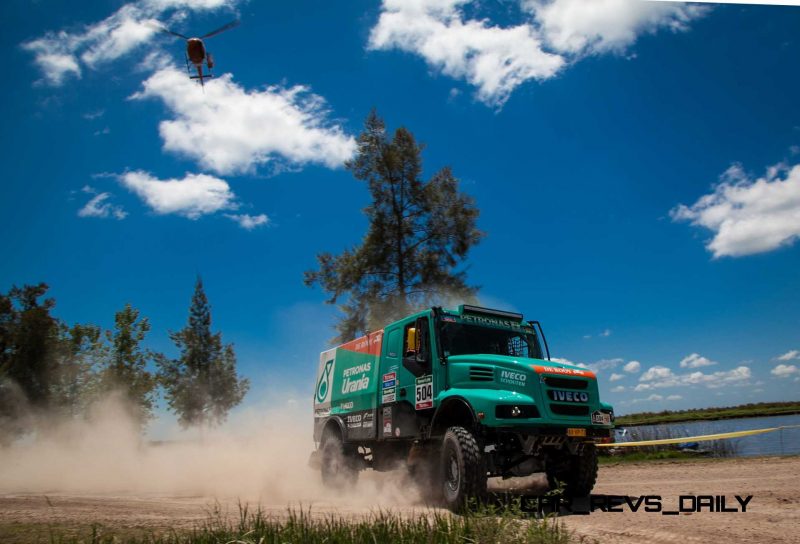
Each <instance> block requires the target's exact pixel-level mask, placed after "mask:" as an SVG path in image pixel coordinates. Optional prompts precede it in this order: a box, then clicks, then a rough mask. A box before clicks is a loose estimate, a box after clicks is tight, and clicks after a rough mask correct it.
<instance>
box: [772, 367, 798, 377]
mask: <svg viewBox="0 0 800 544" xmlns="http://www.w3.org/2000/svg"><path fill="white" fill-rule="evenodd" d="M798 372H800V369H798V368H797V367H796V366H795V365H778V366H776V367H775V368H773V369H772V370H771V371H770V374H772V375H773V376H777V377H779V378H786V377H788V376H792V375H793V374H797V373H798Z"/></svg>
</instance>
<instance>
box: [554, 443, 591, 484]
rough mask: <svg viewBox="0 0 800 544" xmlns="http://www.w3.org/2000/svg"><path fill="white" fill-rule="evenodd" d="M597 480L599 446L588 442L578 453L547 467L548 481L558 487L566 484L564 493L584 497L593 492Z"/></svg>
mask: <svg viewBox="0 0 800 544" xmlns="http://www.w3.org/2000/svg"><path fill="white" fill-rule="evenodd" d="M596 481H597V448H595V446H594V444H586V445H584V447H583V450H582V451H581V453H580V454H578V455H569V456H567V457H566V458H565V459H562V460H561V461H560V462H559V463H556V464H554V465H553V466H551V465H550V464H549V463H548V467H547V483H548V484H550V489H556V488H557V487H558V486H559V483H560V484H562V485H563V486H564V494H565V495H567V496H570V497H583V496H586V495H588V494H589V493H591V492H592V488H593V487H594V484H595V482H596Z"/></svg>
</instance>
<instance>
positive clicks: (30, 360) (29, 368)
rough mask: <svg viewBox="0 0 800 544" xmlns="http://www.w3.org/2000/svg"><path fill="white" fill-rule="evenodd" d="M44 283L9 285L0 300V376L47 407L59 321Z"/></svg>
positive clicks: (26, 395) (41, 406) (30, 399)
mask: <svg viewBox="0 0 800 544" xmlns="http://www.w3.org/2000/svg"><path fill="white" fill-rule="evenodd" d="M47 290H48V286H47V284H45V283H40V284H38V285H25V286H23V287H16V286H14V287H12V288H11V290H10V291H9V293H8V295H5V296H3V297H2V300H1V301H0V334H1V335H2V339H0V348H2V354H0V357H2V360H0V372H1V373H2V374H1V375H0V377H2V379H3V380H7V381H11V382H13V383H14V384H15V386H16V387H19V389H20V390H21V391H22V393H23V394H24V396H25V398H26V399H27V401H28V402H29V403H30V404H31V405H32V406H34V407H36V408H48V407H49V404H50V396H51V395H50V394H51V387H50V386H51V378H52V376H53V371H54V368H55V365H56V348H57V345H58V333H59V323H58V321H57V320H56V318H54V317H53V316H52V315H50V311H51V310H52V309H53V307H54V306H55V300H53V299H52V298H47V299H44V300H40V299H41V298H42V297H44V296H45V295H46V294H47Z"/></svg>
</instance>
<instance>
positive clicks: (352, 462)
mask: <svg viewBox="0 0 800 544" xmlns="http://www.w3.org/2000/svg"><path fill="white" fill-rule="evenodd" d="M320 450H321V452H322V460H321V470H322V483H323V484H324V485H325V486H326V487H330V488H333V489H343V488H346V487H352V486H354V485H355V483H356V481H357V480H358V468H357V465H356V459H355V455H354V454H353V453H352V452H350V451H349V450H348V449H347V448H346V447H345V445H344V444H342V439H341V438H339V436H337V435H334V434H331V435H328V436H327V437H326V439H325V440H324V441H323V443H322V447H321V448H320Z"/></svg>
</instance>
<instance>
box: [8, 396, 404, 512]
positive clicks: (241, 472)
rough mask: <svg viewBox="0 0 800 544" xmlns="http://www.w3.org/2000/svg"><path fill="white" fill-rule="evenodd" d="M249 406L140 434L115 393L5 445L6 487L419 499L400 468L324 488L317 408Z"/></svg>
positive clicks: (263, 500) (280, 498)
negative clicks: (314, 464)
mask: <svg viewBox="0 0 800 544" xmlns="http://www.w3.org/2000/svg"><path fill="white" fill-rule="evenodd" d="M281 406H282V407H281V408H276V409H258V408H250V409H244V410H242V411H240V412H238V413H236V414H235V415H234V416H232V418H231V419H230V420H229V422H228V423H226V424H225V425H223V426H221V427H220V428H217V429H207V430H204V431H202V432H200V431H196V430H195V431H191V432H182V431H181V432H179V431H177V430H176V431H173V432H171V433H170V436H168V437H167V439H166V440H161V441H147V440H145V439H143V438H142V436H141V434H140V432H139V429H138V428H137V426H136V424H135V423H134V422H133V420H132V419H131V418H130V416H129V414H130V411H129V410H126V408H125V407H124V406H123V405H122V403H121V402H120V401H119V400H118V399H115V398H108V399H105V400H103V401H102V402H99V403H97V404H96V405H95V406H94V407H93V408H92V409H91V411H90V413H89V415H88V417H86V418H85V419H81V420H77V419H75V420H69V421H61V422H54V423H53V424H51V425H50V426H49V427H47V429H46V430H43V431H40V432H38V433H37V435H35V436H28V437H26V438H25V439H23V440H20V441H18V442H16V443H14V444H12V445H10V446H7V447H4V448H0V494H6V495H8V494H16V493H25V494H29V493H36V494H48V493H49V494H80V495H97V494H103V495H114V496H136V497H148V496H151V497H155V496H170V497H175V496H177V497H187V496H190V497H208V498H218V499H220V500H230V499H238V500H241V501H244V502H251V503H260V504H270V505H276V504H286V505H293V504H294V505H297V504H302V505H311V504H314V503H319V502H322V503H329V502H330V503H333V502H338V503H340V504H346V505H347V506H371V507H384V506H385V507H392V506H398V505H412V504H415V503H418V501H417V499H418V493H417V491H416V490H415V489H413V488H410V487H408V485H407V484H404V482H407V480H405V479H404V478H403V474H402V472H401V471H397V472H392V473H374V472H373V471H371V470H368V471H364V472H362V473H361V477H360V478H359V482H358V484H357V485H356V486H355V487H354V488H353V489H350V490H346V491H345V492H344V493H343V492H334V491H331V490H328V489H326V488H324V487H323V486H322V483H321V479H320V475H319V471H318V470H317V469H312V468H311V467H309V466H308V461H309V456H310V454H311V452H312V451H313V450H314V443H313V440H312V424H313V423H312V420H313V417H312V414H311V409H310V406H299V405H298V404H297V403H293V402H288V403H283V404H281Z"/></svg>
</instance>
